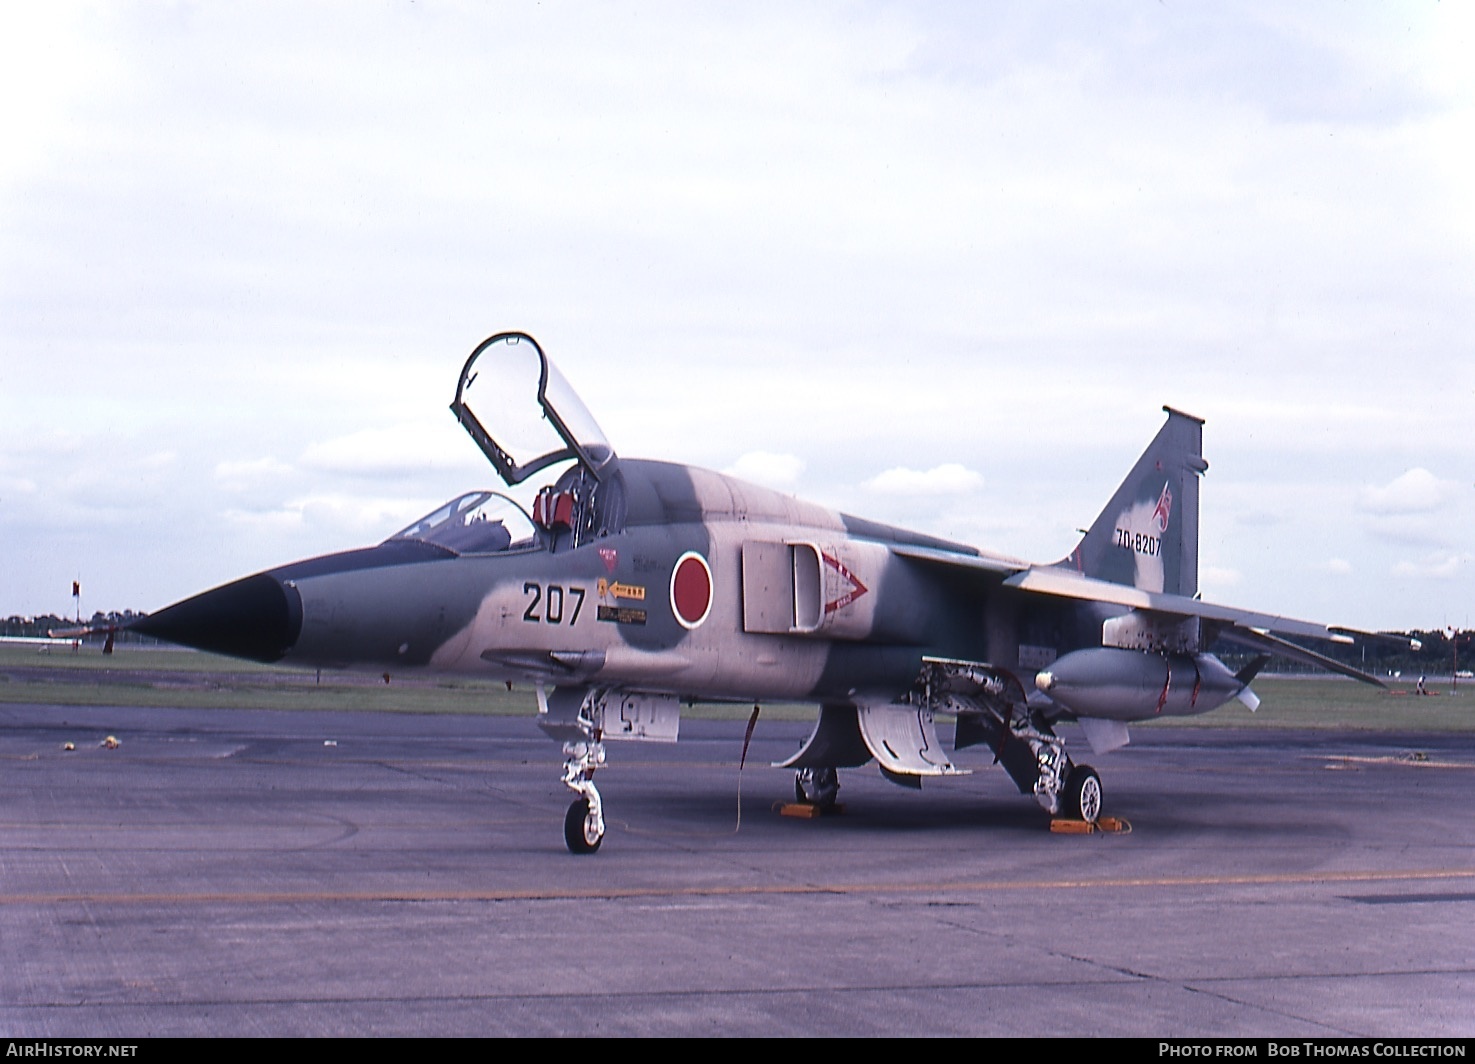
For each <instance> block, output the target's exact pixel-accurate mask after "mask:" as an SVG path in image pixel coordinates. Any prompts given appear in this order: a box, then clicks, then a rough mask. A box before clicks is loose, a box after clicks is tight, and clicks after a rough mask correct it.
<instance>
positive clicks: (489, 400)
mask: <svg viewBox="0 0 1475 1064" xmlns="http://www.w3.org/2000/svg"><path fill="white" fill-rule="evenodd" d="M451 412H452V413H454V414H455V415H456V420H457V421H459V422H460V423H461V426H462V427H463V428H465V429H466V432H467V433H468V434H469V435H470V436H471V438H472V440H474V441H475V442H476V445H477V446H478V447H479V448H481V451H482V453H483V454H485V455H486V456H487V459H488V460H489V461H490V462H491V463H492V467H493V468H494V469H496V470H497V474H498V475H499V476H500V477H501V478H502V480H503V482H504V483H506V484H507V486H508V487H515V486H516V485H519V484H521V483H523V482H524V481H526V480H527V479H528V478H530V477H531V476H532V475H533V474H534V473H537V472H540V471H542V470H544V469H548V468H549V467H551V466H555V465H559V464H561V463H569V465H568V468H567V469H565V470H564V471H563V472H562V474H561V475H559V476H558V477H557V479H556V480H554V482H553V483H551V484H547V485H545V486H544V487H542V488H541V489H540V490H539V491H538V493H537V495H536V496H535V497H534V498H533V503H532V513H531V514H529V513H528V512H527V511H526V510H524V509H523V508H522V507H521V506H519V505H518V504H517V503H516V502H514V501H513V500H512V499H510V498H508V497H507V496H505V495H502V494H500V493H498V492H492V491H474V492H468V493H467V494H465V495H461V496H458V497H457V498H455V499H452V500H451V501H450V502H448V503H446V504H445V505H444V506H441V507H439V508H438V509H436V510H435V511H433V512H432V513H429V514H426V515H425V516H424V517H422V518H421V519H420V520H418V521H416V522H415V523H414V524H412V525H410V526H409V527H408V528H405V529H403V530H401V531H399V532H397V533H395V535H393V536H391V537H390V539H391V540H419V541H422V542H426V543H433V544H435V545H437V546H440V547H444V548H445V549H447V550H451V551H454V552H456V553H457V554H490V553H498V552H501V551H513V550H533V549H539V548H543V549H547V550H553V551H558V550H565V549H569V548H572V547H578V546H582V545H583V544H585V543H589V542H592V541H593V540H595V539H599V538H602V537H604V536H608V535H612V534H614V533H616V532H618V531H620V530H621V529H622V528H624V525H625V488H624V481H623V479H622V478H621V477H620V473H619V461H618V459H617V458H616V457H615V452H614V448H612V447H611V446H610V445H609V441H608V440H606V439H605V437H604V433H603V432H602V431H601V430H600V428H599V425H598V423H596V422H595V420H594V417H593V415H592V414H590V413H589V411H588V409H587V408H586V407H585V406H584V404H583V403H582V402H580V400H579V397H578V395H577V394H575V392H574V390H573V389H572V388H571V387H569V384H568V382H567V381H565V380H564V378H563V375H562V374H561V373H559V372H558V369H557V367H555V366H554V365H553V364H552V363H551V362H549V361H548V357H547V356H546V355H545V354H544V353H543V350H542V348H540V347H539V346H538V344H537V341H535V340H534V339H533V338H532V337H531V336H528V335H527V334H526V333H498V334H497V335H496V336H493V337H490V338H489V339H487V340H485V341H483V342H482V343H481V344H479V345H478V346H477V348H476V349H475V350H474V351H472V353H471V357H470V358H468V359H467V360H466V364H465V365H464V366H463V367H462V369H461V379H460V381H459V382H458V384H457V386H456V398H455V400H454V401H453V402H452V403H451Z"/></svg>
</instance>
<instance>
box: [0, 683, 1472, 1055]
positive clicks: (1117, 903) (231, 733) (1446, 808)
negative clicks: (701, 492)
mask: <svg viewBox="0 0 1475 1064" xmlns="http://www.w3.org/2000/svg"><path fill="white" fill-rule="evenodd" d="M743 729H744V725H743V723H742V722H740V721H732V722H710V721H691V720H688V721H684V722H683V723H682V736H683V741H682V742H681V743H680V744H678V745H675V746H661V745H645V744H625V743H620V744H615V743H611V744H610V745H609V750H610V763H609V765H608V766H607V767H606V768H605V769H603V770H601V772H600V774H599V777H598V782H599V784H600V791H601V793H602V794H603V796H604V799H605V804H606V809H607V813H608V816H609V818H610V829H609V834H608V836H607V837H606V839H605V842H604V846H603V848H602V849H601V850H600V852H599V853H597V854H595V855H593V856H579V857H576V856H573V855H571V854H569V853H568V852H567V851H566V850H565V849H564V845H563V838H562V823H563V815H564V810H565V808H566V807H567V805H568V803H569V801H570V798H571V795H570V794H569V793H568V792H567V791H566V789H565V788H564V787H563V786H562V784H561V783H560V782H559V776H560V767H561V762H562V757H561V755H560V753H559V750H558V747H557V746H556V745H555V744H554V743H552V742H550V741H548V740H547V739H546V738H544V737H543V735H542V733H541V732H539V731H538V730H537V728H536V727H535V726H534V724H533V722H532V721H530V720H525V719H509V718H488V717H473V716H408V715H396V714H373V713H320V712H301V713H277V712H265V711H224V710H209V711H206V710H168V709H122V708H108V707H102V708H76V707H60V706H29V705H0V1036H8V1037H41V1036H45V1037H83V1036H89V1037H119V1038H129V1037H144V1036H167V1035H411V1036H416V1035H573V1036H583V1035H594V1034H603V1035H851V1036H854V1035H893V1036H894V1035H1014V1036H1030V1037H1033V1036H1056V1035H1136V1036H1152V1037H1165V1036H1176V1037H1188V1036H1211V1035H1219V1036H1259V1037H1265V1036H1287V1037H1288V1036H1305V1037H1317V1036H1323V1037H1340V1036H1358V1035H1362V1036H1384V1037H1391V1036H1443V1037H1448V1036H1458V1035H1463V1036H1470V1035H1472V1034H1475V848H1472V844H1475V819H1472V817H1471V815H1470V808H1471V802H1470V793H1471V790H1472V785H1475V746H1472V739H1471V738H1470V737H1469V736H1460V735H1413V734H1391V733H1370V732H1329V731H1314V732H1311V731H1306V732H1287V731H1280V730H1273V729H1255V728H1253V727H1246V728H1234V729H1190V728H1178V729H1168V728H1165V729H1138V730H1137V731H1136V732H1135V733H1134V737H1133V743H1132V745H1131V746H1130V747H1128V748H1127V749H1125V750H1122V751H1119V752H1117V753H1114V754H1111V755H1109V756H1107V757H1104V758H1099V759H1098V758H1090V757H1089V755H1086V754H1084V753H1083V751H1084V750H1085V749H1086V748H1085V744H1084V741H1083V739H1082V737H1081V736H1080V734H1079V732H1078V731H1075V730H1073V729H1072V730H1071V731H1070V732H1069V734H1068V741H1070V742H1071V743H1072V749H1073V752H1074V754H1075V756H1076V757H1077V758H1079V759H1082V760H1090V761H1092V763H1093V764H1095V766H1096V768H1097V769H1098V771H1100V773H1101V775H1102V779H1103V782H1104V786H1105V791H1106V812H1107V813H1108V814H1113V815H1117V816H1121V817H1124V818H1126V820H1127V821H1129V822H1130V825H1131V831H1130V833H1125V834H1119V835H1092V836H1070V835H1059V834H1052V833H1050V832H1049V830H1048V827H1047V825H1048V821H1047V818H1046V817H1045V815H1044V814H1043V813H1042V812H1041V811H1040V809H1039V808H1038V806H1036V804H1035V803H1034V801H1033V799H1031V798H1028V797H1024V796H1021V795H1019V794H1018V793H1017V792H1016V791H1015V789H1014V787H1013V785H1012V783H1010V781H1009V780H1008V778H1007V776H1005V774H1004V773H1003V772H1002V770H1000V769H998V768H995V767H990V765H989V761H990V757H989V755H988V753H987V752H986V751H979V750H967V751H964V752H962V753H961V754H960V755H959V759H958V763H959V764H960V766H965V767H971V768H974V769H976V770H977V772H976V774H975V775H973V776H971V777H965V778H962V779H957V780H948V781H941V782H938V783H936V784H933V783H931V782H929V783H928V784H927V786H926V787H924V789H923V790H921V791H920V792H917V791H909V790H906V789H903V788H900V787H896V786H894V785H892V784H890V783H887V782H886V781H885V780H883V779H882V778H881V777H880V775H879V773H878V772H877V770H876V769H875V767H874V765H873V766H870V767H868V768H864V769H857V770H851V771H847V772H842V774H841V779H842V790H841V800H842V801H843V802H844V803H845V812H844V814H843V815H840V816H834V817H826V818H822V819H819V820H797V819H792V818H787V817H782V816H779V815H778V814H777V812H776V811H775V808H774V807H775V806H776V805H777V804H778V803H780V802H782V801H784V800H787V799H789V798H790V797H791V795H792V790H793V784H792V777H791V774H790V773H788V772H784V771H780V770H775V769H771V768H768V767H767V764H768V762H770V761H775V760H779V759H781V758H783V757H785V756H787V755H788V754H789V753H790V752H792V751H793V750H794V749H795V748H796V746H797V744H798V742H799V741H800V740H801V739H802V738H803V735H804V734H805V733H806V732H807V730H808V726H807V725H805V724H799V723H792V722H783V721H767V720H762V719H760V722H759V724H758V728H757V731H756V734H755V736H754V741H753V746H752V749H751V750H750V752H749V754H748V762H747V768H746V769H745V770H744V771H743V772H742V774H741V788H742V819H741V826H740V827H739V826H738V825H737V809H738V797H737V792H738V785H739V773H738V767H737V761H738V756H739V753H740V751H741V744H742V737H743ZM107 735H113V736H116V737H117V738H118V739H119V741H120V745H119V746H118V747H117V748H116V749H111V750H110V749H105V748H103V747H101V746H100V745H99V743H100V742H101V740H102V739H103V738H104V737H105V736H107ZM67 741H71V742H73V743H74V744H75V747H76V749H75V750H74V751H72V752H66V751H64V750H63V749H62V746H63V743H65V742H67Z"/></svg>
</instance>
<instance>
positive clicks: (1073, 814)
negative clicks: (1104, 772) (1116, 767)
mask: <svg viewBox="0 0 1475 1064" xmlns="http://www.w3.org/2000/svg"><path fill="white" fill-rule="evenodd" d="M1101 799H1102V791H1101V777H1100V776H1098V775H1097V774H1096V770H1095V769H1094V768H1092V767H1091V766H1090V765H1077V766H1075V767H1074V768H1073V769H1071V770H1070V776H1069V777H1067V778H1066V781H1065V792H1064V793H1063V794H1061V796H1060V814H1059V815H1060V816H1062V817H1064V818H1065V819H1066V820H1084V821H1085V822H1086V823H1088V824H1094V823H1096V820H1097V818H1098V817H1100V816H1101Z"/></svg>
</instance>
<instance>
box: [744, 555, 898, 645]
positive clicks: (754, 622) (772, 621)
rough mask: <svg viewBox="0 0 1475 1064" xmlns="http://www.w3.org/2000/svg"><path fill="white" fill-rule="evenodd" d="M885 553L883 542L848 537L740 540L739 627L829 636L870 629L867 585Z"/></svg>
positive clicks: (860, 634)
mask: <svg viewBox="0 0 1475 1064" xmlns="http://www.w3.org/2000/svg"><path fill="white" fill-rule="evenodd" d="M887 557H888V554H887V550H886V548H885V547H884V546H881V545H880V544H874V543H860V542H857V541H855V540H849V541H845V542H842V543H834V544H818V543H809V542H804V541H800V542H788V543H753V542H750V543H744V544H743V630H744V631H746V632H769V633H774V634H783V635H819V636H823V637H825V638H828V639H866V638H868V637H870V636H871V635H872V634H873V625H874V622H875V602H874V599H873V598H871V597H868V592H869V590H870V589H869V587H868V585H869V584H871V583H874V582H875V579H876V577H877V576H878V575H879V574H880V572H881V570H882V568H883V567H884V565H885V563H886V559H887Z"/></svg>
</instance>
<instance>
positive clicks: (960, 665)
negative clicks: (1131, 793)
mask: <svg viewBox="0 0 1475 1064" xmlns="http://www.w3.org/2000/svg"><path fill="white" fill-rule="evenodd" d="M919 688H920V690H919V691H918V694H919V695H920V697H921V698H922V699H923V700H924V701H925V704H927V705H929V706H931V707H932V708H934V709H939V710H945V711H947V712H951V713H956V714H957V715H958V730H957V738H956V740H955V742H954V745H955V746H956V747H957V748H959V749H961V748H963V747H965V746H972V745H975V744H986V745H987V746H988V747H989V748H990V749H992V750H993V752H994V756H995V757H996V758H997V759H998V761H999V764H1001V765H1002V766H1003V767H1004V770H1005V771H1006V772H1008V773H1009V776H1010V778H1011V779H1013V780H1014V783H1015V785H1016V786H1018V788H1019V790H1020V793H1022V794H1031V793H1032V794H1034V796H1035V800H1036V801H1037V802H1039V803H1040V806H1041V808H1043V809H1044V810H1045V812H1047V813H1049V814H1050V815H1051V816H1053V817H1063V818H1065V819H1067V820H1084V821H1086V823H1088V824H1094V823H1095V822H1096V820H1097V818H1098V817H1099V816H1100V815H1101V777H1100V776H1098V775H1097V774H1096V770H1095V769H1093V768H1092V767H1091V766H1090V765H1077V764H1076V763H1075V762H1073V761H1071V759H1070V756H1069V755H1068V754H1067V753H1066V752H1065V741H1064V740H1063V739H1061V738H1060V736H1058V735H1056V734H1055V730H1054V729H1053V728H1052V727H1051V726H1050V722H1049V721H1048V720H1046V719H1045V717H1044V716H1043V715H1042V714H1040V713H1039V712H1037V711H1035V710H1033V709H1031V708H1030V706H1029V703H1028V701H1027V699H1026V698H1025V696H1024V687H1023V686H1022V685H1021V684H1020V682H1019V680H1018V679H1017V678H1016V677H1015V676H1014V675H1013V674H1012V673H1010V672H1008V671H1007V670H1004V669H997V668H994V667H992V666H988V665H981V664H976V663H970V662H959V661H944V660H940V659H928V660H927V663H926V667H925V668H924V670H923V672H922V676H921V682H920V684H919Z"/></svg>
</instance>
